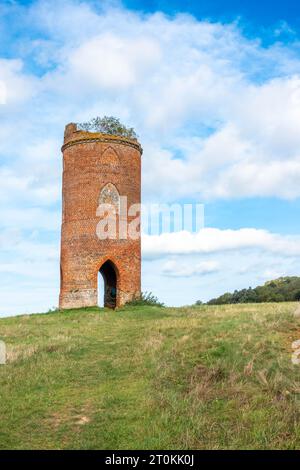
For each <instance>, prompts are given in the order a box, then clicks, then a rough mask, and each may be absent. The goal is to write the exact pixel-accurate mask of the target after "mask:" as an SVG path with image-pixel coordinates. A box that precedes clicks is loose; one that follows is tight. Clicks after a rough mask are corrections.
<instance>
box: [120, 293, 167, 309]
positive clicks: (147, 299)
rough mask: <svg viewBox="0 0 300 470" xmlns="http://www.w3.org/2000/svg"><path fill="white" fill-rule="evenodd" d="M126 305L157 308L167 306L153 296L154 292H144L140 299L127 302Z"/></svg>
mask: <svg viewBox="0 0 300 470" xmlns="http://www.w3.org/2000/svg"><path fill="white" fill-rule="evenodd" d="M126 305H130V306H134V305H139V306H143V305H152V306H155V307H164V306H165V304H164V303H162V302H160V301H159V300H158V298H157V297H156V296H155V295H154V294H152V292H142V293H141V295H140V296H139V297H136V298H135V299H133V300H131V301H130V302H127V303H126Z"/></svg>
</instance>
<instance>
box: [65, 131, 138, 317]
mask: <svg viewBox="0 0 300 470" xmlns="http://www.w3.org/2000/svg"><path fill="white" fill-rule="evenodd" d="M62 152H63V184H62V201H63V208H62V212H63V214H62V228H61V261H60V271H61V280H60V282H61V284H60V297H59V306H60V308H79V307H87V306H94V305H97V304H98V298H97V297H98V286H97V283H98V272H99V270H100V269H102V272H106V270H105V269H103V265H104V263H105V262H106V261H108V260H109V264H110V266H113V269H114V270H115V273H116V301H115V304H116V306H117V307H118V306H121V305H123V304H124V303H126V302H127V301H130V300H132V299H133V298H134V297H136V296H138V295H139V294H140V292H141V241H140V237H138V238H137V239H135V240H132V239H129V238H127V239H119V238H117V239H114V240H112V239H107V240H100V239H99V238H98V237H97V234H96V227H97V224H98V222H99V220H100V217H99V216H97V215H96V211H97V208H98V205H99V199H100V194H101V191H102V189H103V188H104V187H105V186H106V185H107V184H108V183H110V185H109V186H108V188H110V187H111V185H114V186H115V187H116V189H117V191H118V193H119V195H120V196H127V198H128V207H130V205H131V204H136V203H140V202H141V154H142V149H141V146H140V144H139V143H138V142H137V141H136V140H131V139H127V138H123V137H119V136H112V135H107V134H100V133H93V132H85V131H78V130H77V127H76V124H72V123H71V124H68V125H67V126H66V128H65V138H64V144H63V147H62ZM104 194H106V193H105V190H104ZM128 222H130V220H128ZM105 266H107V265H105Z"/></svg>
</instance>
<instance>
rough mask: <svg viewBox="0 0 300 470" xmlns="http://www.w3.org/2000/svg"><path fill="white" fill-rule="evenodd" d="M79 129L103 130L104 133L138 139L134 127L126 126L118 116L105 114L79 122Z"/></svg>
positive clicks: (89, 130)
mask: <svg viewBox="0 0 300 470" xmlns="http://www.w3.org/2000/svg"><path fill="white" fill-rule="evenodd" d="M77 129H79V130H82V131H88V132H101V133H103V134H111V135H119V136H121V137H128V138H129V139H137V137H138V136H137V134H136V132H135V130H134V129H133V127H126V126H124V124H122V123H121V122H120V120H119V119H118V118H115V117H113V116H104V117H103V118H100V117H99V116H97V117H96V118H93V119H91V120H90V121H88V122H82V123H78V124H77Z"/></svg>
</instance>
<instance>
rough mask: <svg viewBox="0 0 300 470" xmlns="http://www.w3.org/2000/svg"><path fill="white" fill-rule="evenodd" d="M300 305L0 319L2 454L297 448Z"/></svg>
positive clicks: (136, 310)
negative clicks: (0, 346)
mask: <svg viewBox="0 0 300 470" xmlns="http://www.w3.org/2000/svg"><path fill="white" fill-rule="evenodd" d="M295 308H296V304H295V303H277V304H256V305H253V304H244V305H233V306H217V307H214V306H200V307H192V308H177V309H170V308H156V307H142V308H141V307H131V308H129V307H127V308H124V309H120V310H118V311H115V312H113V311H107V310H103V309H96V308H95V309H82V310H74V311H68V312H61V313H49V314H43V315H42V314H40V315H30V316H26V315H24V316H19V317H12V318H4V319H1V320H0V338H1V339H3V340H4V341H5V342H6V343H7V347H8V363H7V365H4V366H0V390H1V400H0V416H1V429H0V448H1V449H7V448H9V449H31V448H34V449H43V448H46V449H62V448H64V449H71V448H78V449H79V448H80V449H97V448H98V449H135V448H138V449H141V448H144V449H159V448H160V449H174V448H182V449H193V448H199V449H207V448H208V449H219V448H222V449H224V448H226V449H229V448H234V449H237V448H244V449H245V448H250V449H264V448H276V449H286V448H290V449H294V448H300V424H299V417H300V415H299V393H300V382H299V379H300V366H294V365H292V363H291V352H292V349H291V343H292V341H295V340H297V339H299V338H300V320H299V319H296V318H295V317H294V316H293V312H294V310H295Z"/></svg>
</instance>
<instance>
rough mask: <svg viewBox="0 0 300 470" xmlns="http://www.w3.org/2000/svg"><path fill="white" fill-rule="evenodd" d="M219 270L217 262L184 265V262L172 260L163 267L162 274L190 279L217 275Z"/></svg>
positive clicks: (209, 261)
mask: <svg viewBox="0 0 300 470" xmlns="http://www.w3.org/2000/svg"><path fill="white" fill-rule="evenodd" d="M218 269H219V263H218V262H217V261H212V260H208V261H200V262H199V263H194V262H190V263H186V262H185V263H182V260H178V259H170V260H169V261H167V262H166V263H165V264H164V265H163V266H162V273H163V274H165V275H166V276H170V277H190V276H196V275H202V276H203V275H205V274H211V273H215V272H216V271H218Z"/></svg>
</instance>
